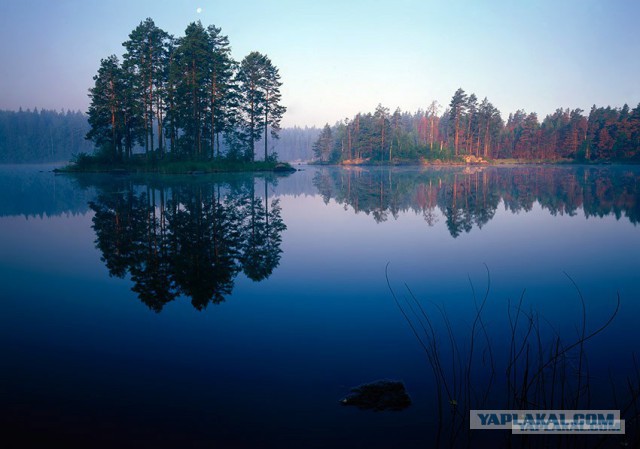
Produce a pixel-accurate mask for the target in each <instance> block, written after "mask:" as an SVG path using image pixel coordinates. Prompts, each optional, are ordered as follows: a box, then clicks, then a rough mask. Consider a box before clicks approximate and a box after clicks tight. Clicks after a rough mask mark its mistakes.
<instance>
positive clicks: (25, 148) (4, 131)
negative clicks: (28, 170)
mask: <svg viewBox="0 0 640 449" xmlns="http://www.w3.org/2000/svg"><path fill="white" fill-rule="evenodd" d="M88 131H89V123H88V122H87V116H86V115H85V114H83V113H82V112H80V111H66V112H65V111H64V110H63V111H52V110H46V109H41V110H38V109H33V110H30V109H27V110H23V109H19V110H18V111H5V110H0V163H5V164H6V163H40V162H62V161H68V160H70V159H71V157H72V156H73V155H74V154H79V153H82V152H91V151H92V149H93V144H92V143H91V142H89V141H87V140H86V139H85V135H86V134H87V132H88Z"/></svg>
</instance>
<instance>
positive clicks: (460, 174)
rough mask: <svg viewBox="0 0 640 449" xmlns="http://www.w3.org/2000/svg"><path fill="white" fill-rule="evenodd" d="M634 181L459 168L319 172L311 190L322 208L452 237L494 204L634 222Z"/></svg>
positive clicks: (582, 171) (583, 172) (620, 173)
mask: <svg viewBox="0 0 640 449" xmlns="http://www.w3.org/2000/svg"><path fill="white" fill-rule="evenodd" d="M639 181H640V179H639V173H638V171H637V170H634V169H633V168H625V167H606V166H605V167H602V166H601V167H589V166H579V167H558V166H556V167H549V166H520V167H475V166H473V167H465V168H455V167H454V168H451V167H443V168H429V169H425V170H422V171H416V170H403V169H388V168H363V167H351V168H346V169H342V170H335V169H331V168H323V169H320V170H318V172H317V173H316V175H315V177H314V180H313V182H314V185H315V186H316V187H317V189H318V191H319V193H320V195H322V197H323V199H324V201H325V203H328V202H329V201H330V200H332V199H333V200H334V201H336V202H337V203H339V204H342V205H344V207H345V209H348V208H349V207H351V208H352V209H353V210H354V211H355V212H356V213H359V212H364V213H365V214H367V215H371V216H372V217H373V219H374V220H375V221H376V222H383V221H386V220H388V219H389V217H393V218H394V219H397V218H398V216H399V214H400V213H401V212H407V211H413V212H415V213H417V214H421V215H422V216H423V217H424V220H425V222H426V224H427V225H428V226H433V225H434V224H435V223H436V222H438V221H439V220H440V219H441V218H443V219H444V220H445V221H446V226H447V229H448V230H449V233H450V234H451V236H452V237H454V238H456V237H458V236H460V235H461V234H462V233H465V232H471V230H472V229H473V228H474V227H477V228H479V229H480V228H482V227H483V226H484V225H485V224H487V223H488V222H489V221H490V220H491V219H492V218H493V217H494V215H495V213H496V210H497V208H498V207H499V205H500V204H501V203H502V204H503V205H504V208H505V209H506V210H508V211H511V212H512V213H519V212H521V211H524V212H528V211H531V210H532V208H533V207H534V204H535V203H536V202H537V203H538V204H539V205H540V206H541V207H542V208H543V209H546V210H548V211H549V212H550V213H551V214H552V215H563V214H567V215H571V216H573V215H576V214H577V213H578V212H579V210H582V211H583V213H584V216H585V217H587V218H588V217H591V216H596V217H604V216H607V215H614V216H615V217H616V218H617V219H620V218H621V217H622V216H625V217H627V218H628V219H629V221H630V222H631V223H633V224H636V223H638V221H639V220H640V208H639V205H640V201H639V200H640V198H639V195H640V194H639V192H640V190H639Z"/></svg>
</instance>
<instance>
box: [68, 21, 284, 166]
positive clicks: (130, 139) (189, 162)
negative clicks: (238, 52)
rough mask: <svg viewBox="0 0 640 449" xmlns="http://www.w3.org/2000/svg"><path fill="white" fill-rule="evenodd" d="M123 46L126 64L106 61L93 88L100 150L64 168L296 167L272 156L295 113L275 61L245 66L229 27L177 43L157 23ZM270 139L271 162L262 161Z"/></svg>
mask: <svg viewBox="0 0 640 449" xmlns="http://www.w3.org/2000/svg"><path fill="white" fill-rule="evenodd" d="M123 46H124V47H125V53H124V55H123V58H122V62H120V60H119V59H118V57H117V56H116V55H111V56H109V57H107V58H104V59H102V60H101V61H100V67H99V69H98V73H97V74H96V75H95V76H94V77H93V79H94V81H95V83H94V86H93V87H92V88H91V89H89V97H90V98H91V105H90V106H89V111H88V121H89V125H90V130H89V132H88V133H87V135H86V139H87V140H90V141H92V142H93V143H94V145H95V150H94V154H93V155H89V154H87V153H81V154H79V155H76V156H75V157H74V159H73V160H72V162H71V164H70V165H69V166H67V167H65V168H63V169H61V171H66V172H98V171H100V172H105V171H106V172H156V173H191V174H197V173H211V172H221V171H281V172H288V171H295V169H294V168H292V167H291V166H290V165H289V164H286V163H281V162H278V160H277V155H276V154H275V153H271V154H269V135H271V137H272V138H278V131H279V130H280V121H281V119H282V116H283V115H284V113H285V112H286V107H284V106H282V105H281V104H280V100H281V95H280V86H281V85H282V83H281V82H280V74H279V72H278V69H277V67H276V66H275V65H273V63H272V62H271V60H270V59H269V58H268V57H267V56H266V55H263V54H261V53H259V52H257V51H254V52H251V53H249V55H247V56H246V57H245V58H244V59H243V60H242V61H241V62H237V61H235V60H234V59H233V58H232V57H231V47H230V45H229V39H228V37H227V36H225V35H223V34H222V32H221V29H220V28H217V27H215V26H213V25H211V26H209V27H207V28H205V27H204V26H203V25H202V24H201V23H200V22H199V21H198V22H194V23H191V24H190V25H189V26H188V27H187V29H186V30H185V33H184V36H182V37H174V36H171V35H170V34H168V33H167V32H166V31H164V30H162V29H160V28H158V27H157V26H156V25H155V23H154V21H153V20H152V19H150V18H148V19H146V20H144V21H142V22H141V23H140V24H139V25H138V26H137V27H136V28H135V29H134V30H133V31H132V32H131V33H130V34H129V39H128V40H127V41H126V42H124V44H123ZM260 139H262V142H263V143H264V158H263V159H262V160H256V152H257V151H256V143H257V142H258V141H260Z"/></svg>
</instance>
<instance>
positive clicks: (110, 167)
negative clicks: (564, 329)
mask: <svg viewBox="0 0 640 449" xmlns="http://www.w3.org/2000/svg"><path fill="white" fill-rule="evenodd" d="M296 171H297V169H296V168H295V167H293V166H292V165H291V164H289V163H287V162H264V161H255V162H227V161H225V162H212V161H166V162H160V163H158V162H155V163H128V164H126V163H118V164H100V163H93V162H92V163H87V164H86V165H85V164H80V165H78V164H75V165H74V164H73V163H71V164H68V165H66V166H65V167H61V168H56V169H54V170H53V172H54V173H65V174H68V173H110V174H121V175H126V174H144V173H148V174H159V175H205V174H215V173H260V172H271V173H282V174H285V173H293V172H296Z"/></svg>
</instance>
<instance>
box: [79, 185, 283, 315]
mask: <svg viewBox="0 0 640 449" xmlns="http://www.w3.org/2000/svg"><path fill="white" fill-rule="evenodd" d="M258 182H259V181H258ZM269 182H270V181H269V180H267V179H266V178H265V179H264V198H263V197H262V196H261V195H260V194H259V193H257V192H256V189H255V181H254V178H253V177H250V178H244V179H243V180H240V179H236V180H235V182H232V183H227V184H224V185H222V184H220V183H207V182H189V183H179V184H174V185H168V184H155V185H154V184H149V183H144V184H139V183H138V184H136V183H134V182H133V181H132V180H131V179H122V180H120V181H119V182H117V183H116V184H114V183H113V182H109V183H107V184H105V185H103V186H101V187H99V193H98V195H97V198H96V200H95V201H92V202H91V203H90V207H91V209H92V210H93V211H94V212H95V215H94V217H93V229H94V231H95V233H96V237H97V238H96V246H97V248H98V249H99V250H100V251H101V252H102V261H103V262H104V263H105V264H106V266H107V268H108V270H109V273H110V274H111V275H112V276H116V277H125V276H126V275H127V273H128V274H129V275H130V276H131V280H132V281H133V283H134V286H133V288H132V290H133V291H135V292H136V293H137V294H138V297H139V298H140V300H141V301H142V302H144V303H145V304H146V305H147V306H148V307H149V308H151V309H153V310H155V311H156V312H160V311H161V310H162V308H163V307H164V305H165V304H167V303H168V302H170V301H172V300H173V299H175V298H176V297H177V296H179V295H185V296H189V297H190V298H191V303H192V304H193V306H194V307H195V308H196V309H198V310H201V309H203V308H205V307H206V306H207V305H208V304H209V303H210V302H213V303H220V302H222V301H224V299H225V297H227V296H228V295H230V294H231V292H232V290H233V286H234V280H235V278H236V276H237V275H238V274H239V273H240V272H241V271H242V272H243V273H244V274H245V275H246V276H247V277H248V278H250V279H252V280H254V281H261V280H263V279H266V278H267V277H269V276H270V275H271V273H272V272H273V270H274V269H275V268H276V267H277V266H278V263H279V261H280V255H281V253H282V250H281V248H280V243H281V234H282V232H283V231H284V230H285V229H286V226H285V224H284V222H283V221H282V217H281V213H280V212H281V211H280V206H279V203H278V200H277V199H276V200H273V201H271V204H269V201H268V199H267V198H268V186H269Z"/></svg>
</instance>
